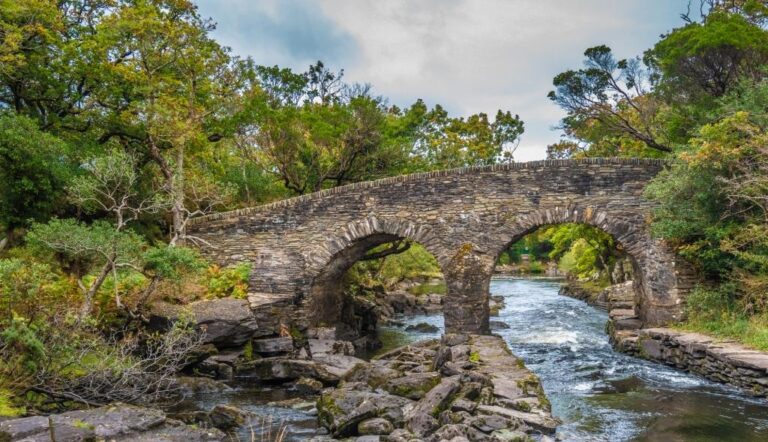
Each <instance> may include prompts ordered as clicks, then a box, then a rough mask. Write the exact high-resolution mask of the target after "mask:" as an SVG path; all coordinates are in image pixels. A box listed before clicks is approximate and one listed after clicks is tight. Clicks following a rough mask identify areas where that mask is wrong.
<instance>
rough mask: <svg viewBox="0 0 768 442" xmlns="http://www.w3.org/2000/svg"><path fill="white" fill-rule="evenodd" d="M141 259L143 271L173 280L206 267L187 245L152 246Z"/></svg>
mask: <svg viewBox="0 0 768 442" xmlns="http://www.w3.org/2000/svg"><path fill="white" fill-rule="evenodd" d="M143 261H144V271H145V272H147V273H149V274H151V275H153V276H157V277H159V278H162V279H166V280H170V281H174V282H179V281H181V280H182V278H184V277H185V276H188V275H191V274H193V273H195V272H198V271H201V270H203V269H205V268H206V263H205V261H204V260H203V259H202V258H201V257H200V255H199V253H198V252H197V251H196V250H194V249H190V248H188V247H178V246H177V247H171V246H167V245H161V246H156V247H152V248H149V249H147V251H146V252H144V254H143ZM246 278H247V276H246Z"/></svg>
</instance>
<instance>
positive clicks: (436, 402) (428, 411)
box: [405, 376, 461, 436]
mask: <svg viewBox="0 0 768 442" xmlns="http://www.w3.org/2000/svg"><path fill="white" fill-rule="evenodd" d="M460 387H461V381H460V377H459V376H451V377H448V378H443V379H442V380H441V381H440V383H439V384H437V385H436V386H435V387H434V388H432V389H431V390H429V392H428V393H427V394H426V395H425V396H424V398H423V399H421V400H420V401H419V402H417V403H416V405H414V406H413V407H412V408H411V409H410V410H408V412H407V413H406V415H405V419H406V422H407V425H408V429H409V430H411V432H413V433H414V434H416V435H420V436H425V435H428V434H429V433H431V432H432V431H434V430H435V428H436V427H437V420H436V419H435V418H436V416H437V415H438V414H439V413H440V412H441V411H443V410H445V409H446V408H447V407H448V405H449V404H450V401H451V399H452V397H453V395H454V394H455V393H456V392H458V391H459V388H460Z"/></svg>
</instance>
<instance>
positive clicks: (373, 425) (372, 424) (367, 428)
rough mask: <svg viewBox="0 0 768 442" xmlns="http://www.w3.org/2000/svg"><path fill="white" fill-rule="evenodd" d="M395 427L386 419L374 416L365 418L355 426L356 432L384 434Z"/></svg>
mask: <svg viewBox="0 0 768 442" xmlns="http://www.w3.org/2000/svg"><path fill="white" fill-rule="evenodd" d="M394 429H395V427H394V426H393V425H392V423H391V422H389V421H388V420H386V419H382V418H380V417H376V418H373V419H366V420H364V421H362V422H360V424H358V426H357V432H358V433H360V434H362V435H369V434H371V435H386V434H389V433H391V432H392V431H394Z"/></svg>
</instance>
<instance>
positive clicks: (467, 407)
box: [451, 399, 477, 413]
mask: <svg viewBox="0 0 768 442" xmlns="http://www.w3.org/2000/svg"><path fill="white" fill-rule="evenodd" d="M476 408H477V403H476V402H473V401H471V400H468V399H457V400H455V401H454V402H453V404H451V411H466V412H467V413H473V412H474V411H475V409H476Z"/></svg>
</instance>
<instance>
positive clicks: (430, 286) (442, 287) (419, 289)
mask: <svg viewBox="0 0 768 442" xmlns="http://www.w3.org/2000/svg"><path fill="white" fill-rule="evenodd" d="M408 292H409V293H411V294H413V295H416V296H422V295H431V294H437V295H444V294H446V293H447V292H448V286H446V284H445V283H444V282H440V283H424V284H418V285H415V286H413V287H411V288H409V289H408Z"/></svg>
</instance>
